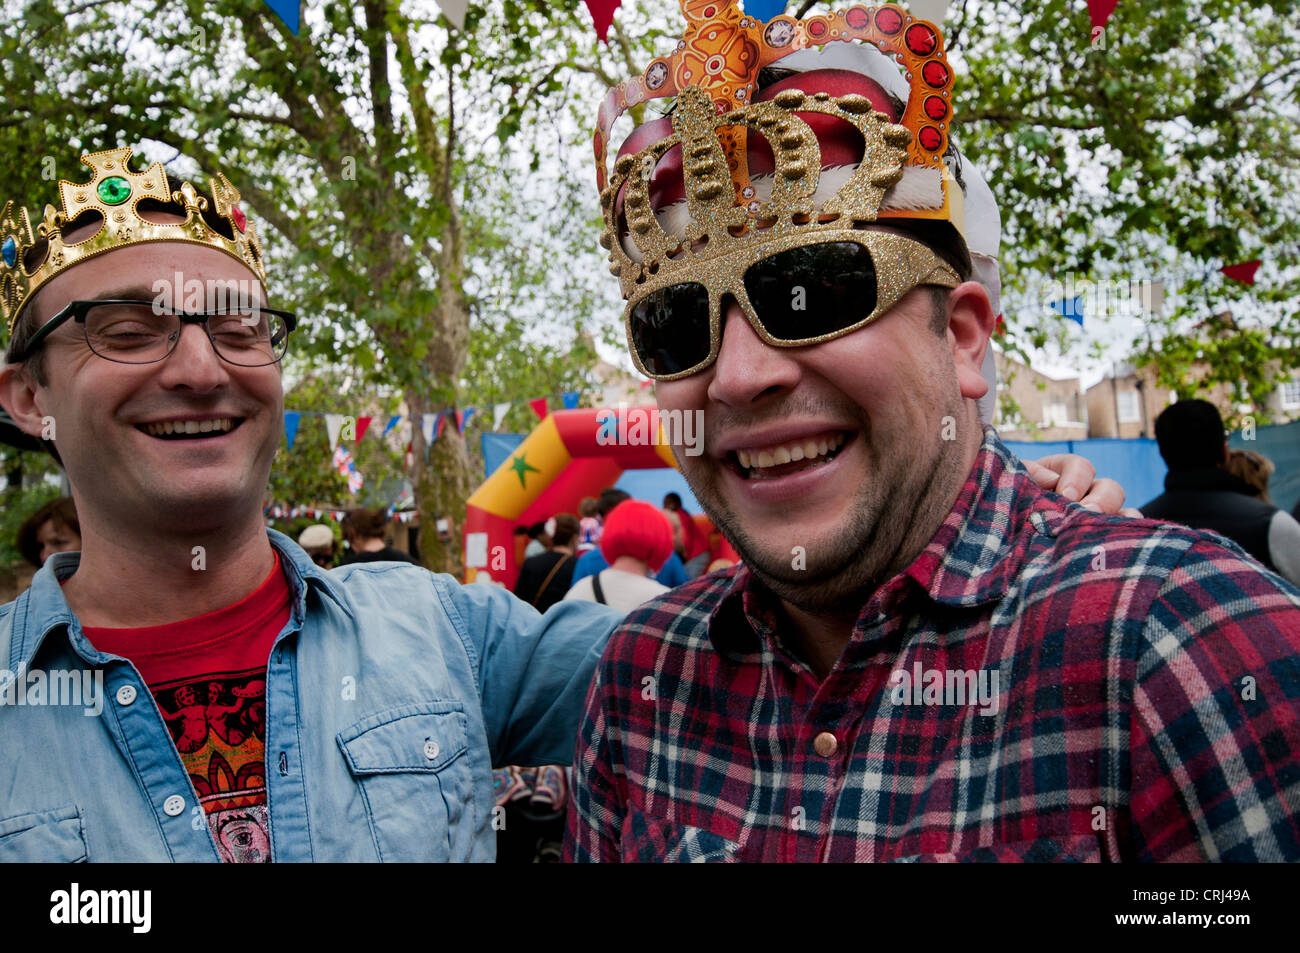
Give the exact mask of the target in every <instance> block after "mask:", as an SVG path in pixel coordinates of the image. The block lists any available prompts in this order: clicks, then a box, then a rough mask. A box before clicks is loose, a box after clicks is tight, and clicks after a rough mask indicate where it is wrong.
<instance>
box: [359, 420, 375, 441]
mask: <svg viewBox="0 0 1300 953" xmlns="http://www.w3.org/2000/svg"><path fill="white" fill-rule="evenodd" d="M374 419H375V418H374V417H358V418H357V443H360V442H361V438H362V437H364V436H365V435H366V428H367V427H369V426H370V421H372V420H374Z"/></svg>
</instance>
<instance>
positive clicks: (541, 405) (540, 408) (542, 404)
mask: <svg viewBox="0 0 1300 953" xmlns="http://www.w3.org/2000/svg"><path fill="white" fill-rule="evenodd" d="M528 406H529V407H531V408H533V413H535V414H536V415H537V419H538V420H545V419H546V398H545V397H538V398H537V399H536V400H530V401H529V402H528Z"/></svg>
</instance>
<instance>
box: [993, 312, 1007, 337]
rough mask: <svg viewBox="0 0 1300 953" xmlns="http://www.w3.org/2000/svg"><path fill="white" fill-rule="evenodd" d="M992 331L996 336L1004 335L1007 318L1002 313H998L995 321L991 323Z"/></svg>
mask: <svg viewBox="0 0 1300 953" xmlns="http://www.w3.org/2000/svg"><path fill="white" fill-rule="evenodd" d="M993 333H994V334H995V335H997V336H998V337H1006V334H1007V319H1006V318H1005V317H1004V316H1003V315H1000V314H999V315H998V317H997V321H995V322H994V324H993Z"/></svg>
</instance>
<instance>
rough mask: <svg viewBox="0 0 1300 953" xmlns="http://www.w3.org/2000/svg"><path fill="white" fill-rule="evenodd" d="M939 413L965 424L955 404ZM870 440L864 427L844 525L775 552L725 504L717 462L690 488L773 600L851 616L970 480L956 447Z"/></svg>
mask: <svg viewBox="0 0 1300 953" xmlns="http://www.w3.org/2000/svg"><path fill="white" fill-rule="evenodd" d="M943 414H951V415H953V416H954V417H955V419H956V420H958V421H963V420H964V419H965V418H964V416H963V408H962V407H961V405H960V402H958V403H956V404H954V405H953V406H950V407H948V408H946V409H945V410H943V411H941V412H940V415H939V416H942V415H943ZM935 419H936V420H937V419H939V417H938V416H936V418H935ZM871 434H872V432H871V430H870V428H869V427H868V426H867V425H866V424H865V423H864V425H863V427H862V429H861V430H860V431H859V435H858V436H859V437H860V438H862V446H863V449H864V450H865V452H866V454H867V457H868V461H869V462H868V466H869V470H868V471H867V473H866V474H864V476H866V477H867V478H866V479H865V480H864V481H863V482H862V483H861V484H860V486H859V490H858V493H857V495H856V497H855V499H854V502H853V504H852V506H851V507H850V508H849V509H848V510H847V512H846V514H845V518H844V520H843V527H842V528H841V529H840V530H839V531H838V532H834V533H833V534H831V535H829V536H827V537H823V538H821V539H817V540H807V541H804V540H800V539H796V538H795V536H794V535H793V534H792V535H791V536H789V537H788V540H789V543H790V545H789V546H786V547H781V546H776V547H773V546H772V545H771V544H770V543H768V544H766V545H765V544H764V541H763V540H760V539H758V538H756V537H755V536H753V535H752V534H750V533H748V532H747V531H746V530H745V528H744V526H743V525H742V522H741V520H740V518H739V517H738V516H737V515H736V514H735V512H734V511H733V510H732V509H731V508H730V507H729V506H728V505H727V501H726V498H725V496H724V494H723V493H722V491H721V479H720V478H721V470H720V466H721V465H720V464H717V463H716V462H715V463H714V464H713V465H711V466H710V467H709V468H708V469H707V470H706V471H704V472H702V473H700V474H699V475H698V477H693V478H691V479H690V480H689V481H688V482H689V483H690V485H691V490H692V491H693V492H694V494H695V498H696V499H697V500H698V501H699V503H700V507H701V508H702V509H703V510H704V512H705V513H706V514H707V515H708V516H709V518H710V519H711V520H713V523H714V525H715V526H717V527H718V531H719V532H720V533H721V534H722V535H723V536H724V537H725V538H726V539H727V541H728V542H729V543H731V545H732V546H734V547H735V549H736V552H737V553H739V555H740V557H741V559H742V560H744V562H745V565H746V566H747V567H748V568H749V570H750V571H751V572H752V573H753V574H754V575H755V576H756V577H757V578H758V580H759V581H760V582H762V583H763V584H764V585H765V586H766V587H767V588H769V589H770V590H771V591H772V592H773V593H775V594H776V595H777V596H778V597H779V598H781V599H783V600H785V601H786V602H789V603H790V604H792V605H795V606H798V607H799V608H800V609H803V610H805V611H807V612H810V613H816V614H824V613H828V612H829V613H836V612H842V611H845V610H857V609H860V608H861V607H862V605H863V604H865V602H866V601H867V600H868V599H869V598H870V594H871V593H872V592H874V591H875V590H876V589H877V588H879V586H880V585H881V584H882V583H884V582H885V581H886V580H887V579H888V578H889V576H891V575H893V574H895V573H897V572H900V571H902V570H903V569H905V568H906V567H907V565H909V564H910V562H911V561H912V560H913V559H915V558H916V556H917V555H919V553H920V550H921V549H922V548H924V546H925V544H926V543H927V542H928V541H929V540H930V538H931V537H932V536H933V535H934V533H935V531H936V530H937V529H938V528H939V526H940V525H941V524H942V523H943V521H944V519H945V518H946V516H947V515H948V513H949V511H950V510H951V508H952V504H953V502H954V500H955V499H956V496H957V495H958V493H959V492H960V490H961V487H962V485H963V484H964V483H965V480H966V477H967V475H968V474H967V472H966V468H965V466H964V461H963V454H962V453H961V449H962V446H963V445H964V444H963V443H962V442H959V441H939V442H938V445H937V446H927V445H926V444H924V443H922V442H920V441H918V440H916V439H915V438H914V437H908V438H906V439H903V440H899V441H896V443H897V446H895V447H890V448H884V447H882V446H880V445H879V444H877V443H873V442H872V441H871V439H870V438H871ZM936 435H937V431H936ZM891 460H892V461H893V462H892V463H890V462H889V461H891ZM796 545H799V546H802V548H803V552H804V560H805V561H806V565H805V566H804V568H795V557H794V555H793V553H792V550H793V548H794V546H796Z"/></svg>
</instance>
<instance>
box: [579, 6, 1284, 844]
mask: <svg viewBox="0 0 1300 953" xmlns="http://www.w3.org/2000/svg"><path fill="white" fill-rule="evenodd" d="M698 6H699V5H698V4H691V3H688V2H687V3H684V4H683V8H684V9H688V11H689V10H690V9H693V8H696V7H698ZM732 13H734V16H732ZM774 24H775V25H776V26H774ZM782 24H784V26H781V25H782ZM698 26H699V24H698V23H693V24H692V27H691V29H688V32H687V35H686V37H685V38H684V40H683V43H682V44H681V45H680V46H679V49H678V52H677V53H675V54H674V55H673V56H672V57H670V58H665V59H663V60H657V61H655V63H652V64H651V66H650V68H649V69H647V71H646V73H645V74H644V76H643V77H638V78H637V79H636V80H634V81H633V82H632V83H630V84H625V85H624V86H622V87H619V88H618V89H616V90H615V93H614V94H613V95H612V96H611V100H610V102H609V103H607V108H606V109H605V110H602V117H601V121H602V130H601V133H600V134H599V135H598V138H597V152H598V157H599V158H600V161H601V166H602V181H601V185H602V187H603V191H602V201H603V204H604V208H605V215H606V223H607V230H606V234H605V243H606V245H607V247H609V248H610V249H611V252H612V255H611V260H612V261H613V262H614V263H615V265H616V269H615V270H616V271H617V272H618V273H619V274H620V276H621V277H622V279H623V284H624V293H625V295H626V296H627V297H628V299H629V304H628V311H627V322H628V335H629V342H630V345H631V348H632V352H633V356H634V358H635V360H636V362H637V364H638V366H639V367H640V368H641V369H642V370H643V371H644V372H646V373H647V374H649V375H650V376H652V377H654V378H656V379H657V380H658V381H660V383H659V385H658V389H657V396H658V400H659V403H660V406H661V408H664V409H668V410H681V411H683V412H695V411H703V414H704V421H705V435H706V441H705V447H706V452H705V453H704V454H703V455H700V456H694V457H691V456H686V455H683V454H680V453H679V454H678V459H679V462H680V464H681V468H682V471H683V473H684V474H685V476H686V477H687V479H688V481H689V482H690V484H691V487H692V489H693V490H694V492H695V495H696V497H697V498H698V499H699V501H700V503H701V505H702V506H703V507H704V509H705V510H706V511H707V512H708V513H709V515H710V516H711V517H712V518H713V519H714V521H715V522H716V523H717V525H718V526H719V528H720V529H721V531H722V532H723V533H724V534H725V535H726V537H727V538H728V540H730V541H731V542H732V543H733V544H734V545H735V547H736V549H737V550H738V551H739V552H740V553H741V555H742V557H743V559H744V563H743V565H742V566H741V567H737V568H735V569H732V570H728V571H725V572H723V573H715V574H712V575H709V576H706V577H703V578H701V579H698V580H695V581H693V582H691V583H688V584H687V585H686V586H683V587H681V588H678V589H676V590H674V591H673V592H671V593H668V594H665V595H664V596H662V597H660V598H659V599H656V600H654V601H652V602H650V603H648V604H646V605H645V606H643V607H642V608H641V609H639V610H636V611H634V612H633V613H632V614H631V615H630V616H629V617H628V619H627V620H626V621H625V622H624V623H623V624H622V625H621V626H620V628H619V629H618V630H617V631H616V632H615V634H614V636H613V637H612V639H611V641H610V643H609V646H608V648H607V650H606V652H605V655H604V658H603V659H602V661H601V664H600V666H599V667H598V669H597V675H596V680H595V682H594V683H593V686H592V689H591V692H590V694H589V696H588V707H587V714H586V717H585V719H584V722H583V724H582V726H581V729H580V734H579V744H578V751H577V755H576V760H575V769H576V774H577V785H576V788H575V791H574V800H573V807H572V808H571V810H570V815H569V837H568V844H567V850H566V853H567V855H568V856H569V857H570V858H573V859H577V860H619V859H622V860H744V861H813V860H872V861H884V860H1103V859H1105V860H1296V859H1300V824H1298V823H1297V814H1298V813H1300V757H1298V755H1297V753H1298V752H1300V662H1298V661H1297V659H1298V653H1297V648H1298V647H1300V610H1298V607H1300V591H1297V590H1296V589H1295V588H1293V587H1292V586H1291V585H1290V584H1289V583H1286V582H1284V581H1283V580H1282V579H1280V578H1279V577H1277V576H1276V575H1273V574H1272V573H1269V572H1267V571H1265V570H1264V569H1263V568H1261V567H1260V566H1259V565H1258V564H1256V563H1254V562H1252V561H1251V560H1250V559H1249V558H1248V557H1247V556H1246V555H1245V554H1244V553H1243V552H1242V551H1241V550H1239V549H1237V548H1236V547H1235V546H1233V545H1232V544H1230V543H1228V542H1227V541H1225V540H1223V539H1222V538H1220V537H1217V536H1212V535H1209V534H1206V533H1201V532H1197V531H1193V530H1189V529H1186V528H1184V527H1178V526H1173V525H1169V524H1159V523H1155V522H1151V521H1144V520H1130V519H1125V518H1122V517H1113V516H1103V515H1098V514H1094V513H1092V512H1089V511H1088V510H1086V509H1084V508H1082V507H1080V506H1078V505H1075V504H1071V503H1070V502H1069V501H1068V500H1066V499H1065V498H1063V497H1061V496H1057V495H1055V494H1053V493H1049V492H1045V491H1043V490H1042V489H1040V488H1039V487H1037V486H1036V485H1035V484H1034V483H1033V482H1032V481H1031V480H1030V478H1029V475H1028V473H1027V471H1026V470H1025V468H1024V466H1023V465H1022V464H1021V462H1020V461H1019V460H1017V459H1016V458H1015V457H1014V456H1013V455H1012V454H1011V453H1010V452H1009V451H1008V450H1007V449H1006V447H1005V446H1004V445H1003V444H1002V442H1001V441H1000V440H999V439H998V437H997V436H996V434H995V433H994V431H993V430H992V429H991V428H989V427H987V426H986V425H982V424H981V421H980V416H979V413H978V410H977V401H978V400H979V398H981V397H983V396H986V394H987V391H988V389H989V388H988V383H987V382H986V380H985V378H984V376H983V375H982V373H981V371H982V368H983V366H984V363H985V360H986V358H987V356H988V339H989V335H990V333H991V331H992V329H993V326H994V321H995V318H994V315H995V314H996V306H995V305H994V304H991V302H990V294H991V295H992V296H993V298H994V300H996V294H997V272H996V263H995V259H994V256H995V255H996V253H997V231H998V226H997V224H996V221H997V215H996V209H995V208H994V207H993V206H992V202H991V195H989V194H988V192H987V187H986V186H984V185H983V183H982V182H981V181H980V180H979V175H978V172H977V171H976V170H974V169H972V168H971V167H970V165H969V164H966V165H965V166H964V168H963V165H962V163H961V159H960V156H959V155H958V154H956V153H955V150H952V149H951V148H950V147H949V146H948V145H947V143H946V141H945V138H944V137H945V135H946V128H947V127H946V124H944V123H939V122H937V121H936V120H937V119H940V118H945V117H946V116H947V112H948V109H949V103H950V100H949V99H948V86H947V85H945V81H950V73H949V72H948V67H947V63H946V60H945V59H944V58H943V49H942V40H941V38H939V37H938V35H937V31H935V30H934V29H933V28H932V26H931V25H929V24H923V23H917V22H915V21H913V20H911V19H909V18H908V17H907V15H906V13H905V12H904V11H902V10H901V9H900V8H898V7H894V6H889V5H887V6H883V7H879V8H875V12H874V13H873V12H872V11H868V10H865V9H864V8H860V7H853V8H850V9H849V10H847V11H846V12H840V13H836V14H834V15H828V16H826V17H820V18H813V19H811V20H809V21H804V22H803V23H795V22H794V21H793V20H790V19H789V18H785V19H780V18H778V20H774V21H772V23H769V24H767V25H766V26H765V25H763V24H753V23H751V21H748V20H747V19H743V18H742V16H741V14H739V12H737V11H734V9H732V8H729V9H728V10H724V11H723V13H722V15H721V19H719V20H715V21H712V22H709V23H707V24H705V25H704V27H705V28H706V30H704V31H701V30H700V29H696V28H697V27H698ZM778 27H779V28H778ZM828 29H830V30H831V31H832V34H831V35H839V36H844V37H849V36H852V37H854V38H861V39H866V40H867V41H869V43H862V44H849V43H841V42H834V43H830V44H829V45H828V46H827V47H826V49H825V50H822V51H818V50H812V49H808V50H804V51H802V52H800V53H798V54H795V55H794V56H790V57H787V58H785V59H782V60H781V62H780V63H779V64H778V65H779V66H780V67H789V68H791V69H794V70H799V71H800V72H798V73H797V74H795V75H785V76H783V77H779V78H776V79H775V80H773V78H772V77H773V75H774V74H771V73H769V74H767V75H766V76H765V77H763V78H759V77H757V76H756V71H757V69H758V67H760V66H766V65H768V64H769V63H771V62H773V61H775V60H776V59H777V58H779V51H780V48H781V47H782V46H786V45H790V43H791V38H792V37H802V38H804V39H805V40H806V41H807V42H808V43H810V44H812V45H815V43H814V40H815V38H816V37H817V36H819V35H824V34H825V33H826V31H827V30H828ZM728 30H731V31H732V32H733V33H734V34H735V35H736V37H739V39H738V40H736V42H734V43H731V42H729V41H728V37H727V35H726V34H727V31H728ZM692 31H694V32H692ZM719 33H722V34H723V36H722V38H721V39H719V37H718V34H719ZM705 40H708V43H709V44H712V45H711V46H709V45H708V44H706V43H705ZM746 44H748V45H746ZM869 44H874V45H875V46H879V47H881V48H882V49H883V50H884V51H885V52H886V53H888V54H889V58H888V59H887V58H886V57H883V56H880V55H879V54H877V53H876V52H875V50H874V49H873V47H872V45H869ZM794 45H795V46H800V45H803V44H794ZM701 48H702V49H704V51H705V52H708V50H709V49H713V50H720V51H722V52H718V53H715V54H713V55H714V56H716V57H717V58H718V59H719V62H713V61H711V60H704V61H701V62H704V63H705V66H704V67H703V68H702V72H703V74H704V75H703V78H701V67H700V65H699V63H697V62H696V61H694V60H691V59H690V57H691V56H692V55H693V53H694V52H695V51H697V50H698V49H701ZM831 48H838V50H839V51H848V52H847V53H843V52H840V53H837V54H836V56H837V57H838V59H830V58H827V57H826V54H827V52H828V51H829V50H830V49H831ZM736 50H739V51H740V53H738V54H736V55H738V56H740V57H741V59H742V60H743V62H742V63H741V64H740V65H741V66H743V67H744V69H748V70H750V72H748V73H746V72H744V69H741V70H740V71H739V73H738V74H737V73H730V74H729V73H728V69H727V67H728V65H729V62H730V61H729V60H728V59H727V57H728V56H729V55H731V54H730V53H729V52H728V51H731V52H735V51H736ZM855 57H856V58H857V59H855ZM895 59H898V60H899V61H901V62H903V63H904V68H905V69H906V71H907V74H908V76H909V77H910V79H911V82H912V83H914V84H920V83H924V84H926V86H925V88H919V92H918V88H910V89H909V87H908V86H907V85H906V84H905V83H904V84H902V85H901V87H900V86H899V85H893V84H894V83H895V81H896V80H898V77H897V76H892V77H891V74H890V71H889V70H885V71H882V70H881V69H879V66H880V65H881V64H882V63H883V64H887V65H889V66H890V67H891V69H892V61H893V60H895ZM710 63H712V66H710V65H709V64H710ZM692 64H694V66H692ZM730 65H735V64H730ZM846 65H847V66H849V67H850V68H849V69H847V70H846V69H844V68H843V67H844V66H846ZM692 70H694V72H692ZM692 75H694V76H695V77H696V81H698V82H699V83H700V84H701V85H698V86H695V87H693V88H687V83H686V80H687V79H689V78H690V77H691V76H692ZM729 75H731V76H733V77H734V76H735V75H739V76H740V77H741V78H740V79H734V78H733V79H731V80H729V81H727V80H726V77H727V76H729ZM817 93H828V94H829V96H822V97H820V98H819V97H817V96H816V94H817ZM668 94H676V96H677V102H676V106H675V108H674V113H673V116H672V117H671V118H670V119H661V120H657V121H655V122H651V123H647V124H646V125H645V126H642V127H641V128H639V129H637V130H636V131H635V132H634V133H633V134H632V136H631V137H630V138H629V140H628V141H627V143H625V144H624V146H623V148H622V150H621V151H622V153H623V155H624V156H635V158H631V159H624V158H620V161H619V162H618V163H616V164H615V165H614V176H613V178H612V179H611V180H610V181H608V183H607V182H606V181H605V170H604V145H605V142H606V139H605V138H602V137H604V136H607V132H608V126H609V125H610V124H611V123H612V119H613V118H614V116H615V115H616V113H617V111H619V110H621V109H622V108H626V107H627V106H629V105H632V104H634V103H635V102H636V101H639V100H641V99H644V98H649V97H650V96H651V95H668ZM710 99H712V102H710V101H709V100H710ZM864 101H865V102H868V103H869V105H870V108H866V107H865V106H864V105H863V103H864ZM736 103H742V104H745V105H743V106H736V105H735V104H736ZM904 103H905V104H906V105H904ZM742 108H743V109H745V110H748V111H747V112H745V113H744V114H743V116H737V114H736V112H732V113H730V114H729V115H730V117H731V120H732V121H731V122H727V121H726V120H727V116H726V115H719V114H726V113H727V110H728V109H735V110H739V109H742ZM872 111H878V112H883V113H886V114H887V115H888V117H889V119H890V120H892V122H886V121H885V118H884V117H875V118H864V117H867V116H869V114H870V113H871V112H872ZM740 118H744V119H745V120H746V122H745V125H746V126H747V127H748V128H749V129H751V130H754V129H758V130H760V131H762V133H763V139H762V140H759V138H758V137H757V136H751V137H750V139H749V142H748V144H747V145H746V143H745V140H744V139H743V138H740V137H738V136H737V134H736V129H737V127H738V126H739V125H740V123H739V121H738V120H739V119H740ZM900 121H901V126H902V127H905V129H906V132H902V131H900V125H896V124H895V123H900ZM715 126H725V127H727V131H726V132H725V133H724V135H725V137H726V140H727V142H726V143H723V142H722V141H721V140H720V139H713V140H711V139H710V136H712V135H714V133H713V130H714V127H715ZM852 127H856V132H857V135H856V136H854V135H852V134H850V133H852V132H853V128H852ZM908 133H910V135H908ZM670 135H671V136H673V137H674V138H673V139H671V140H669V141H664V139H665V137H667V136H670ZM814 137H815V140H816V142H815V145H813V144H811V142H810V139H811V138H814ZM724 155H725V158H726V160H727V161H725V162H724V161H723V157H724ZM647 157H648V161H647ZM814 164H816V165H814ZM900 166H901V167H902V168H901V174H900ZM814 167H820V168H821V169H822V170H823V172H822V175H821V176H820V177H819V176H817V175H816V174H815V173H810V172H809V171H808V170H809V169H810V168H814ZM720 168H721V169H722V170H724V171H723V172H722V173H721V175H722V176H726V175H728V174H729V175H730V177H731V178H732V183H731V184H732V185H734V192H735V201H734V202H733V196H732V192H733V189H732V188H728V187H726V186H725V179H722V180H721V181H722V182H723V183H724V184H723V186H722V187H721V188H720V187H719V182H720V178H719V176H720V173H719V171H718V170H719V169H720ZM855 169H857V170H858V172H854V170H855ZM859 172H865V174H861V175H860V174H858V173H859ZM751 174H752V176H753V178H752V179H750V178H749V177H750V175H751ZM819 179H820V181H818V180H819ZM808 182H811V185H810V186H809V187H808V188H807V189H806V190H803V191H801V188H802V184H803V183H808ZM791 183H793V185H791ZM837 188H838V189H839V191H838V192H836V189H837ZM814 189H815V194H813V191H814ZM873 189H876V190H877V191H874V192H873ZM747 190H748V191H747ZM750 198H752V199H753V201H752V205H751V206H750V207H749V208H748V210H747V211H746V209H745V207H744V202H745V200H746V199H750ZM765 202H766V203H768V204H766V205H764V204H763V203H765ZM832 202H833V203H835V204H832ZM733 206H734V208H733ZM814 206H815V207H814ZM736 209H739V215H740V218H739V219H737V218H735V217H734V216H733V217H731V218H729V217H728V216H729V215H731V212H732V211H735V210H736ZM746 215H748V217H746ZM688 219H689V222H688V223H686V224H685V225H683V223H684V222H686V220H688ZM674 235H676V236H678V238H680V236H683V235H684V236H687V238H688V241H686V242H685V243H684V245H679V244H676V243H675V242H674V241H673V236H674ZM665 236H666V237H665ZM685 246H689V247H685ZM683 252H684V253H683ZM972 274H973V275H974V276H975V278H976V279H977V280H975V281H971V280H968V279H969V278H970V277H971V276H972Z"/></svg>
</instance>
